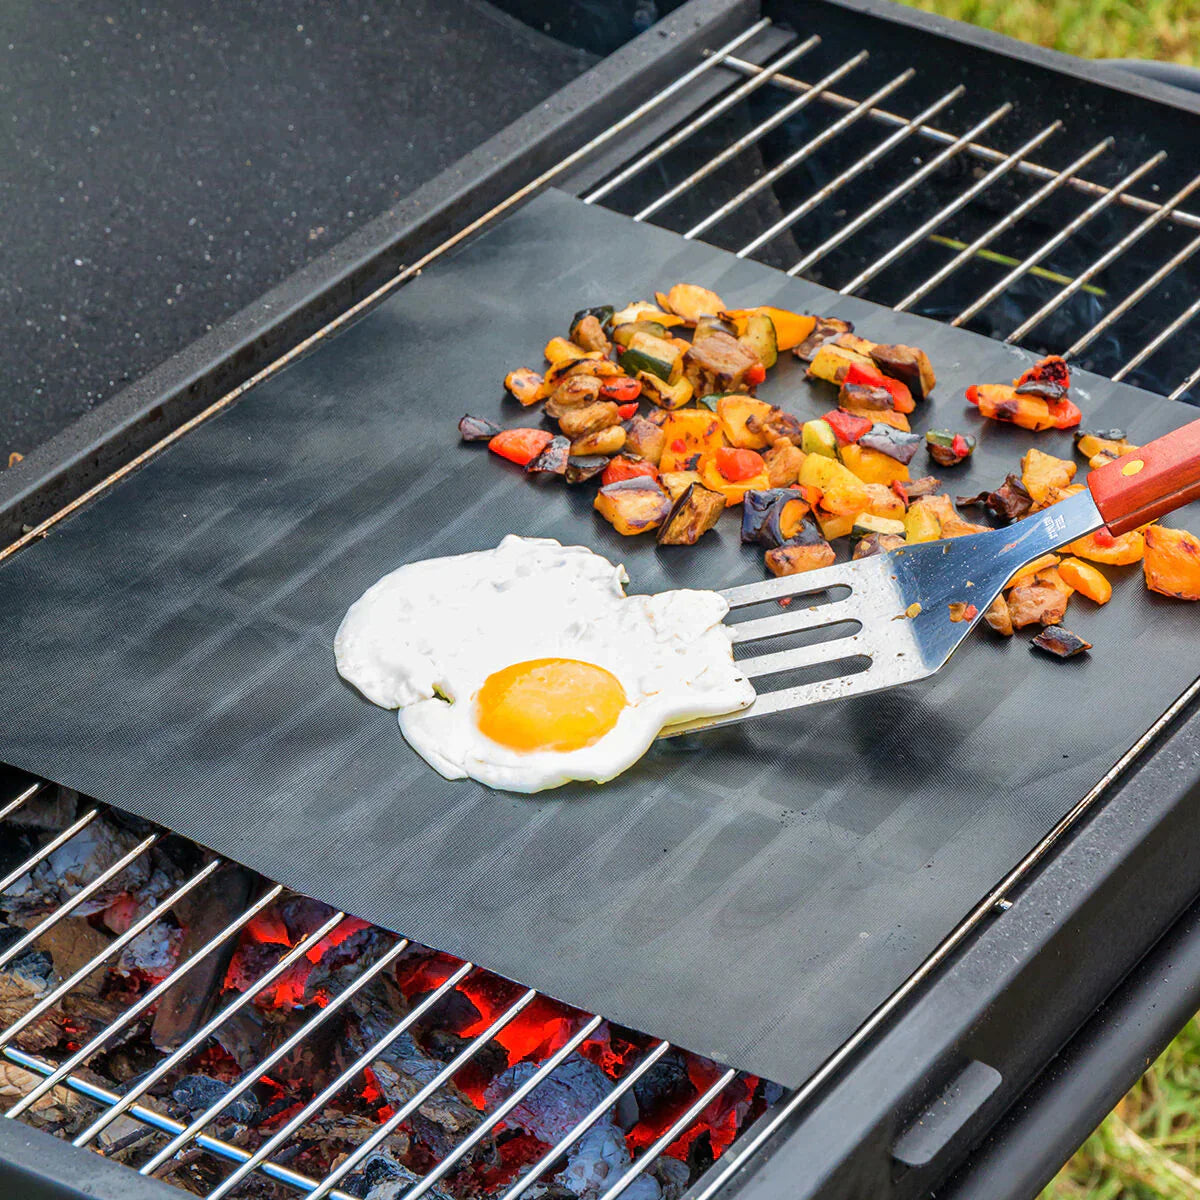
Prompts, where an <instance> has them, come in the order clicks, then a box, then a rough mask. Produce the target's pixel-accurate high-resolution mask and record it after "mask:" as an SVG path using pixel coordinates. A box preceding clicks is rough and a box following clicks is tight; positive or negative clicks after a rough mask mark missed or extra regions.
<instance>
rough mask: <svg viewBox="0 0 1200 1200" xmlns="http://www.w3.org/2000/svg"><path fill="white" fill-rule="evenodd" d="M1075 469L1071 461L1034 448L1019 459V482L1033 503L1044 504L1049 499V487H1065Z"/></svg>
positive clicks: (1072, 476) (1072, 477)
mask: <svg viewBox="0 0 1200 1200" xmlns="http://www.w3.org/2000/svg"><path fill="white" fill-rule="evenodd" d="M1076 470H1077V468H1076V466H1075V464H1074V463H1073V462H1070V461H1069V460H1067V459H1065V458H1055V457H1054V455H1053V454H1043V453H1042V451H1041V450H1037V449H1034V450H1030V451H1028V452H1027V453H1026V455H1025V457H1024V458H1022V459H1021V482H1022V483H1023V484H1024V485H1025V490H1026V491H1027V492H1028V493H1029V494H1030V495H1031V496H1032V497H1033V500H1034V503H1036V504H1042V505H1044V504H1046V503H1047V501H1048V500H1049V499H1050V493H1051V489H1053V488H1064V487H1066V486H1067V484H1068V483H1070V482H1071V480H1072V479H1074V478H1075V472H1076Z"/></svg>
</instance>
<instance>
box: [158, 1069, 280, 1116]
mask: <svg viewBox="0 0 1200 1200" xmlns="http://www.w3.org/2000/svg"><path fill="white" fill-rule="evenodd" d="M229 1090H230V1089H229V1084H227V1083H222V1082H221V1081H220V1080H219V1079H213V1078H212V1077H211V1076H209V1075H185V1076H184V1077H183V1078H182V1079H181V1080H180V1081H179V1082H178V1083H177V1084H176V1085H175V1086H174V1087H173V1088H172V1089H171V1098H172V1099H173V1100H174V1101H175V1103H176V1104H182V1105H183V1107H184V1108H186V1109H187V1110H188V1112H190V1113H191V1114H192V1115H193V1116H195V1115H196V1114H197V1113H201V1112H203V1111H204V1110H205V1109H206V1108H209V1107H211V1106H212V1105H214V1104H216V1103H217V1101H218V1100H221V1099H223V1098H224V1097H225V1096H226V1095H228V1093H229ZM258 1113H259V1104H258V1101H257V1100H256V1099H255V1098H254V1095H253V1093H252V1092H243V1093H242V1094H241V1095H240V1096H239V1097H238V1098H237V1099H236V1100H234V1101H233V1103H232V1104H230V1105H229V1106H228V1107H227V1108H225V1109H222V1111H221V1115H220V1117H219V1118H218V1120H221V1121H235V1122H236V1123H237V1124H238V1125H249V1124H250V1122H251V1121H253V1120H254V1119H255V1117H257V1116H258Z"/></svg>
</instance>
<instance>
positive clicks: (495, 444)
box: [488, 429, 554, 467]
mask: <svg viewBox="0 0 1200 1200" xmlns="http://www.w3.org/2000/svg"><path fill="white" fill-rule="evenodd" d="M553 437H554V434H552V433H551V432H550V431H549V430H546V429H504V430H501V431H500V432H499V433H498V434H496V436H495V437H494V438H492V440H491V441H490V442H488V449H489V450H491V451H492V452H493V453H494V454H498V455H500V457H501V458H507V459H508V461H509V462H515V463H516V464H517V465H518V466H521V467H523V466H525V465H527V464H528V463H531V462H532V461H533V460H534V459H535V458H537V456H538V455H539V454H541V452H542V451H543V450H545V448H546V447H547V446H548V445H549V444H550V441H551V439H552V438H553Z"/></svg>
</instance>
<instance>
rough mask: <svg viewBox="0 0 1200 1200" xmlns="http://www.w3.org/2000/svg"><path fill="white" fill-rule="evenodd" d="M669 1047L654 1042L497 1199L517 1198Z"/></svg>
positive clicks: (669, 1045)
mask: <svg viewBox="0 0 1200 1200" xmlns="http://www.w3.org/2000/svg"><path fill="white" fill-rule="evenodd" d="M670 1049H671V1043H670V1042H659V1043H658V1045H657V1046H655V1047H654V1049H653V1050H651V1051H650V1053H649V1054H647V1055H646V1057H645V1058H643V1059H642V1061H641V1062H640V1063H638V1065H637V1066H636V1067H634V1069H633V1070H632V1071H630V1072H629V1074H628V1075H626V1076H625V1078H624V1079H622V1080H621V1081H620V1083H618V1084H617V1085H616V1087H614V1088H613V1090H612V1091H611V1092H609V1093H608V1095H607V1096H605V1097H604V1099H603V1100H601V1101H600V1103H599V1104H597V1105H596V1107H595V1108H593V1109H592V1111H591V1112H589V1113H588V1114H587V1116H586V1117H584V1118H583V1120H582V1121H580V1122H579V1124H578V1125H576V1126H575V1128H574V1129H572V1130H571V1131H570V1133H568V1134H567V1135H566V1136H565V1137H563V1138H562V1139H561V1141H559V1142H557V1143H556V1144H555V1145H553V1146H551V1147H550V1149H549V1150H547V1151H546V1153H545V1154H543V1155H542V1157H541V1158H539V1159H538V1160H537V1162H536V1163H534V1164H533V1166H532V1167H530V1168H529V1170H528V1171H527V1172H526V1173H525V1174H524V1175H522V1176H521V1178H520V1179H518V1180H517V1182H516V1183H514V1184H513V1185H512V1187H510V1188H509V1189H508V1191H507V1192H505V1193H504V1195H503V1196H502V1197H501V1198H500V1200H517V1198H518V1197H519V1196H521V1195H523V1194H524V1193H525V1191H526V1190H527V1189H528V1188H530V1187H532V1186H533V1184H535V1183H537V1181H538V1180H539V1179H541V1177H542V1176H543V1175H544V1174H545V1173H546V1170H547V1168H548V1167H549V1166H550V1165H551V1164H552V1163H554V1162H556V1161H557V1160H558V1159H559V1158H560V1157H561V1156H562V1155H563V1154H565V1153H566V1152H567V1150H568V1149H570V1147H571V1146H572V1145H574V1144H575V1142H577V1141H578V1140H579V1139H580V1138H581V1137H582V1136H583V1135H584V1134H585V1133H587V1131H588V1130H589V1129H591V1127H592V1126H593V1125H594V1124H595V1123H596V1122H597V1121H598V1120H599V1119H600V1118H601V1117H602V1116H603V1115H604V1114H605V1113H606V1112H607V1111H608V1110H609V1109H610V1108H612V1106H613V1105H614V1104H616V1102H617V1101H618V1100H620V1098H621V1097H622V1096H623V1095H625V1093H626V1092H628V1091H629V1090H630V1089H631V1088H632V1087H633V1085H634V1084H635V1083H637V1081H638V1080H639V1079H641V1077H642V1076H643V1075H645V1074H646V1072H647V1071H649V1070H650V1068H651V1067H652V1066H654V1064H655V1063H656V1062H658V1060H659V1059H660V1058H662V1056H663V1055H664V1054H666V1052H667V1051H668V1050H670Z"/></svg>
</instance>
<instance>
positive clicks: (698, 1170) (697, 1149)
mask: <svg viewBox="0 0 1200 1200" xmlns="http://www.w3.org/2000/svg"><path fill="white" fill-rule="evenodd" d="M714 1162H716V1155H714V1154H713V1148H712V1134H710V1133H709V1131H708V1130H707V1129H706V1130H705V1131H704V1132H703V1133H702V1134H700V1136H699V1137H697V1138H693V1139H692V1143H691V1145H689V1146H688V1153H687V1166H688V1172H689V1173H690V1174H691V1176H692V1178H693V1179H698V1178H699V1177H700V1176H701V1175H703V1174H704V1172H705V1171H707V1170H708V1168H709V1167H711V1166H712V1165H713V1163H714Z"/></svg>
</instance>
